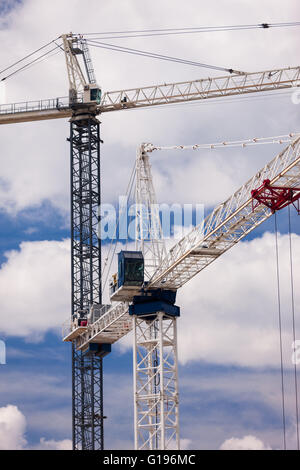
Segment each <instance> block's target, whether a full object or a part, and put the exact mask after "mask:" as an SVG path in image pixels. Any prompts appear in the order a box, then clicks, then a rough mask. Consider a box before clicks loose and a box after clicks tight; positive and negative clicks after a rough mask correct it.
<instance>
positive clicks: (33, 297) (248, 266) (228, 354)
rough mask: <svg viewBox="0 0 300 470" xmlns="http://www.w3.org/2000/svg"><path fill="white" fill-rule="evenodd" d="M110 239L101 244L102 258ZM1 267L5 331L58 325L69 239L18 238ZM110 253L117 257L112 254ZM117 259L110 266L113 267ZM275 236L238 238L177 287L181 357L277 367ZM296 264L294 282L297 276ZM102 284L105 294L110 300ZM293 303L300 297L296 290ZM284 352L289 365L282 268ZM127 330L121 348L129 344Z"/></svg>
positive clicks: (66, 303) (31, 332) (285, 260)
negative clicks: (200, 270)
mask: <svg viewBox="0 0 300 470" xmlns="http://www.w3.org/2000/svg"><path fill="white" fill-rule="evenodd" d="M299 238H300V237H299V236H297V235H294V236H293V255H294V266H297V265H298V264H299V263H300V243H299ZM279 244H280V255H281V257H280V259H281V264H280V270H281V273H288V272H289V253H288V250H289V239H288V235H280V236H279ZM107 250H108V247H107V246H105V248H104V250H103V259H105V253H106V252H107ZM6 256H7V262H6V263H5V264H3V265H2V267H1V270H0V308H1V311H2V317H3V318H4V319H5V321H3V322H2V324H1V331H2V333H4V334H6V335H15V336H21V337H26V338H28V339H31V340H35V339H36V340H39V339H41V338H42V337H43V335H44V334H45V333H46V332H47V331H50V330H56V331H59V329H60V327H61V325H62V323H63V321H64V320H66V319H67V318H69V315H70V269H69V265H70V242H69V240H65V241H62V242H58V241H43V242H23V243H22V244H21V245H20V250H19V251H11V252H8V253H7V254H6ZM115 258H116V257H115ZM115 265H116V259H114V263H113V267H114V268H115ZM275 269H276V265H275V240H274V235H272V234H270V233H265V234H264V235H263V236H262V237H261V238H256V239H254V240H252V241H248V242H240V243H239V244H238V245H237V246H236V247H234V248H233V249H231V250H230V251H229V252H228V253H226V254H224V255H223V256H222V257H221V258H220V259H218V260H216V261H215V262H214V263H213V264H212V265H211V266H209V267H208V268H206V270H205V272H201V273H200V274H198V275H197V276H196V277H195V278H194V279H192V280H191V281H190V282H189V283H188V284H187V285H186V286H184V287H183V288H181V289H180V290H179V292H178V296H177V302H176V303H177V304H178V305H179V306H180V307H181V317H180V318H179V319H178V349H179V360H180V362H182V363H187V362H189V361H206V362H213V363H216V364H235V365H240V366H246V367H264V366H273V367H277V366H278V364H279V350H278V341H279V336H278V313H277V312H278V305H277V290H276V270H275ZM298 277H299V272H298V271H297V270H296V269H294V283H295V285H297V283H299V279H298ZM107 294H108V287H107V286H106V291H105V295H104V299H105V301H106V302H107V301H108V295H107ZM295 301H296V310H297V308H298V304H299V298H298V296H297V295H295ZM281 307H282V312H283V318H282V329H283V344H284V357H285V361H286V365H287V367H292V362H291V355H292V349H291V344H292V337H291V324H290V321H291V314H290V313H291V312H290V308H291V298H290V279H289V276H286V275H283V274H282V276H281ZM131 345H132V335H128V336H127V337H126V338H124V339H123V340H122V341H121V342H120V344H119V347H120V349H121V351H122V350H123V351H124V350H126V349H127V348H130V347H131Z"/></svg>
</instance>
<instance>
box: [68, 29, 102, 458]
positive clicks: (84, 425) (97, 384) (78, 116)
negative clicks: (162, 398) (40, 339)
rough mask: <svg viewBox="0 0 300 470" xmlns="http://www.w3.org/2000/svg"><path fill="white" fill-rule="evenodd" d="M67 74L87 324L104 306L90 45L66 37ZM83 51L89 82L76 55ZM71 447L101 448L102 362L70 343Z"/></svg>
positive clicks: (80, 314)
mask: <svg viewBox="0 0 300 470" xmlns="http://www.w3.org/2000/svg"><path fill="white" fill-rule="evenodd" d="M63 43H64V50H65V55H66V63H67V70H68V77H69V87H70V93H69V100H70V105H71V108H72V117H71V120H70V139H69V140H70V150H71V151H70V157H71V168H70V170H71V278H72V279H71V282H72V320H73V321H74V320H76V321H77V323H78V324H79V325H81V324H83V325H84V324H85V322H86V321H87V317H88V315H89V312H90V310H91V308H92V307H93V306H94V305H99V306H100V305H101V303H102V293H101V240H100V238H99V237H98V228H99V222H100V220H99V207H100V203H101V191H100V123H99V121H98V119H97V118H96V108H95V105H93V104H91V102H90V103H89V104H88V105H86V102H89V101H90V99H91V96H87V97H86V99H83V100H82V101H83V102H80V101H81V100H79V97H80V93H81V92H83V93H86V94H90V93H92V92H93V90H95V91H96V93H97V92H99V90H98V89H97V87H92V86H91V85H92V84H95V78H94V73H93V67H92V63H91V59H90V56H89V54H88V47H87V45H86V43H85V42H84V41H83V40H82V39H80V38H77V37H73V36H72V35H69V36H63ZM78 55H82V57H83V60H84V64H85V68H86V74H87V80H85V78H84V74H83V72H82V71H81V68H80V66H79V62H78V60H77V56H78ZM72 421H73V449H74V450H77V449H82V450H102V449H103V447H104V435H103V363H102V358H101V357H99V355H98V354H97V351H87V352H82V351H80V350H77V349H76V346H75V344H74V342H73V343H72Z"/></svg>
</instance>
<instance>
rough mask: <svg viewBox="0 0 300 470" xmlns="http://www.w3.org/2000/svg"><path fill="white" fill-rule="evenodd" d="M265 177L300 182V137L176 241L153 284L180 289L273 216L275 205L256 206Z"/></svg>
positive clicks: (285, 182)
mask: <svg viewBox="0 0 300 470" xmlns="http://www.w3.org/2000/svg"><path fill="white" fill-rule="evenodd" d="M265 179H269V180H270V184H271V185H273V184H275V183H276V185H277V186H282V187H285V188H287V187H288V188H293V187H299V186H300V138H298V139H296V140H295V141H294V142H293V143H291V144H290V145H289V146H288V147H286V148H285V149H284V150H283V151H282V152H281V153H280V154H279V155H277V156H276V157H275V158H274V159H273V160H272V161H271V162H269V163H268V164H267V165H266V166H265V167H264V168H262V169H261V170H260V171H259V172H258V173H257V174H256V175H254V176H253V177H252V178H251V179H250V180H249V181H248V182H247V183H246V184H244V185H243V186H242V187H241V188H239V189H238V191H236V192H235V193H234V194H233V195H232V196H231V197H230V198H229V199H228V200H227V201H225V202H224V203H223V204H220V205H219V206H217V207H216V208H215V209H214V211H213V212H212V213H211V214H210V215H209V216H208V217H207V218H206V219H205V220H204V221H203V223H202V224H200V225H199V226H197V227H195V228H194V229H193V230H192V231H191V232H190V233H189V234H188V235H187V236H186V237H184V238H183V239H181V240H180V241H179V242H178V243H176V244H175V245H174V246H173V248H171V250H170V251H169V253H168V255H167V256H166V258H165V259H164V260H163V262H162V263H161V265H160V267H159V268H158V269H157V271H156V272H155V273H154V275H153V277H152V279H151V280H150V283H149V287H162V288H164V289H166V288H171V289H175V288H176V289H178V288H179V287H181V286H182V285H183V284H185V283H186V282H187V281H189V280H190V279H191V278H192V277H194V276H195V275H196V274H197V273H199V272H200V271H201V270H202V269H204V268H205V267H206V266H208V265H209V264H210V263H211V262H213V261H214V260H215V259H216V258H218V257H219V256H220V255H221V254H222V253H224V252H225V251H227V250H228V249H229V248H231V247H232V246H234V245H235V244H236V243H238V242H239V241H240V240H241V239H242V238H244V237H245V236H246V235H247V234H248V233H250V232H251V231H252V230H253V229H255V228H256V227H257V226H258V225H260V224H261V223H262V222H264V221H265V220H266V219H267V218H268V217H270V216H271V215H272V211H271V209H269V208H268V207H266V206H264V205H263V204H260V205H258V206H256V207H255V208H253V203H252V196H251V191H252V190H255V189H257V188H258V187H260V186H261V185H262V183H263V181H264V180H265Z"/></svg>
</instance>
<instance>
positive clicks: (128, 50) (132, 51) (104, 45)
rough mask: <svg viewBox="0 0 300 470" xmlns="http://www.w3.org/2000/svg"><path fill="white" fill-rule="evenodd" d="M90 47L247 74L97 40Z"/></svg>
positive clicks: (90, 42) (89, 42) (89, 41)
mask: <svg viewBox="0 0 300 470" xmlns="http://www.w3.org/2000/svg"><path fill="white" fill-rule="evenodd" d="M87 43H88V45H89V46H93V47H98V48H101V49H108V50H112V51H116V52H124V53H126V54H133V55H141V56H143V57H150V58H152V59H159V60H166V61H169V62H177V63H180V64H184V65H192V66H194V67H204V68H209V69H213V70H220V71H222V72H229V73H236V74H244V73H245V72H240V71H238V70H234V69H232V68H226V67H219V66H216V65H209V64H203V63H201V62H195V61H191V60H186V59H181V58H179V57H172V56H167V55H162V54H157V53H154V52H148V51H143V50H140V49H132V48H130V47H123V46H119V45H115V44H109V43H105V42H100V41H96V40H91V39H89V40H88V42H87Z"/></svg>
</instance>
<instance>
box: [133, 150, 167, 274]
mask: <svg viewBox="0 0 300 470" xmlns="http://www.w3.org/2000/svg"><path fill="white" fill-rule="evenodd" d="M135 203H136V213H135V221H136V235H135V236H136V250H137V251H142V252H143V255H144V262H145V278H146V280H148V279H149V278H150V277H151V276H152V274H153V273H154V271H155V270H156V269H157V268H158V267H159V266H160V264H161V262H162V260H163V258H164V257H165V256H166V254H167V251H166V247H165V241H164V238H163V233H162V227H161V222H160V217H159V206H158V204H157V200H156V195H155V191H154V186H153V180H152V174H151V166H150V162H149V155H148V154H147V153H146V152H145V150H144V144H142V145H141V146H140V147H139V148H138V150H137V157H136V200H135Z"/></svg>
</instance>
